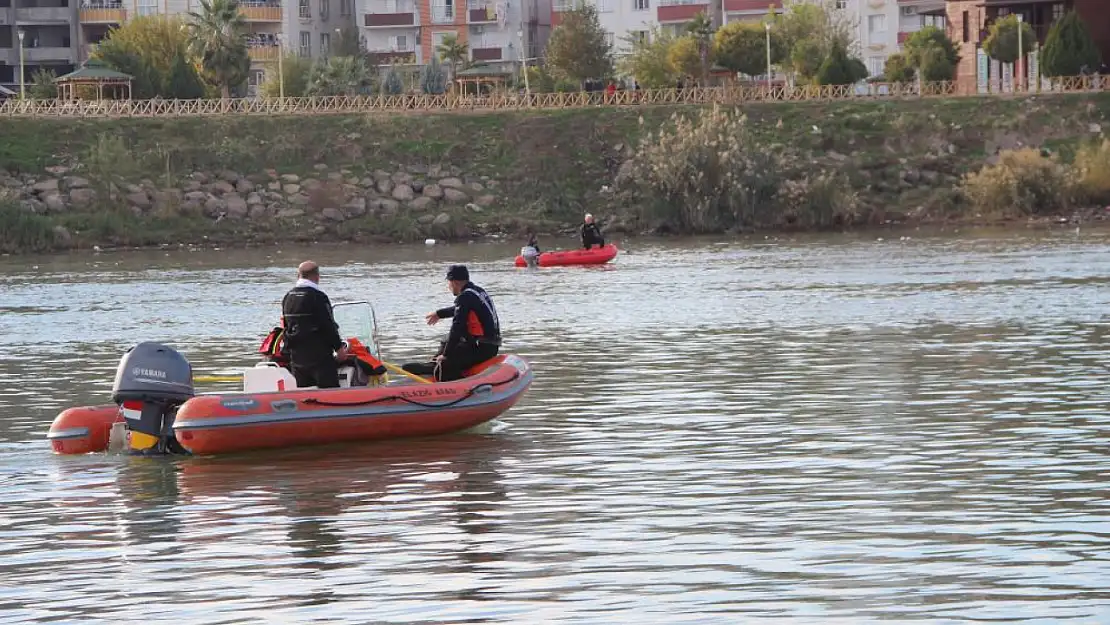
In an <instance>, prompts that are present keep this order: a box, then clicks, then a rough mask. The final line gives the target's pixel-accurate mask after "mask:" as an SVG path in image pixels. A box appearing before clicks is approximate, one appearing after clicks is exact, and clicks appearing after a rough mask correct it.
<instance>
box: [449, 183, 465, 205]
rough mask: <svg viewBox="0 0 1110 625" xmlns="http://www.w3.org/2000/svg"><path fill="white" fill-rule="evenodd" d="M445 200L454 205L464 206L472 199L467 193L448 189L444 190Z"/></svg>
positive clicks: (451, 188)
mask: <svg viewBox="0 0 1110 625" xmlns="http://www.w3.org/2000/svg"><path fill="white" fill-rule="evenodd" d="M443 199H445V200H447V201H448V202H451V203H453V204H462V203H463V202H466V201H467V200H469V199H470V198H469V197H467V195H466V194H465V193H463V192H462V191H460V190H458V189H455V188H454V187H447V188H445V189H444V190H443Z"/></svg>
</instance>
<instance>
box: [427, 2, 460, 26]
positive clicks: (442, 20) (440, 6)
mask: <svg viewBox="0 0 1110 625" xmlns="http://www.w3.org/2000/svg"><path fill="white" fill-rule="evenodd" d="M454 21H455V4H454V2H452V0H436V1H435V2H434V3H433V4H432V23H434V24H450V23H451V22H454Z"/></svg>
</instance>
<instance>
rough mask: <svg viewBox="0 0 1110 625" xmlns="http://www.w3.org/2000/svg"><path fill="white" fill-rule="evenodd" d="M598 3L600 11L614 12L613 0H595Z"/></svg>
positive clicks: (598, 10)
mask: <svg viewBox="0 0 1110 625" xmlns="http://www.w3.org/2000/svg"><path fill="white" fill-rule="evenodd" d="M594 1H595V2H596V4H597V12H598V13H612V12H613V2H612V0H594Z"/></svg>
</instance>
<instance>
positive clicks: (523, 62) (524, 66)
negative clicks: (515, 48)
mask: <svg viewBox="0 0 1110 625" xmlns="http://www.w3.org/2000/svg"><path fill="white" fill-rule="evenodd" d="M516 40H517V43H519V44H520V72H521V73H522V74H524V95H526V96H530V95H532V87H531V86H530V85H529V84H528V53H527V51H525V49H524V30H523V29H521V30H518V31H516Z"/></svg>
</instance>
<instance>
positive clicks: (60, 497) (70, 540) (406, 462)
mask: <svg viewBox="0 0 1110 625" xmlns="http://www.w3.org/2000/svg"><path fill="white" fill-rule="evenodd" d="M518 247H519V246H512V245H508V246H504V247H501V248H499V247H492V246H479V245H475V246H466V247H463V246H454V247H451V248H432V249H425V248H411V249H408V248H402V249H398V248H390V249H388V250H383V251H377V250H365V251H353V250H345V251H343V252H342V253H332V254H331V256H328V255H327V254H318V253H317V252H315V251H314V252H312V254H314V255H315V259H316V260H319V261H321V262H322V263H323V264H324V283H323V284H324V286H325V288H327V289H329V291H330V293H331V294H332V297H333V299H336V300H356V299H370V300H372V301H373V302H374V304H375V307H376V309H377V312H378V316H379V323H380V326H381V330H382V333H383V349H384V351H385V354H386V355H387V356H388V357H390V358H391V359H393V360H397V361H403V360H406V359H409V358H416V357H423V356H426V355H427V353H428V352H429V351H430V350H432V349H434V345H435V338H436V337H437V336H438V335H439V333H440V332H442V331H443V328H440V327H436V328H434V329H430V328H427V327H426V326H424V325H423V320H422V315H423V313H425V312H427V311H428V310H431V309H432V308H434V307H437V306H442V305H445V303H446V302H448V301H449V295H448V294H447V292H446V288H445V285H444V283H443V280H442V277H443V275H442V272H443V269H444V267H445V266H446V264H447V263H448V262H451V261H455V260H465V261H467V262H468V263H469V264H470V265H471V272H472V274H473V275H474V277H475V280H476V281H477V282H478V283H479V284H482V285H483V286H486V287H487V288H489V290H490V292H491V293H492V294H493V295H494V297H495V298H497V303H498V309H499V312H500V313H501V315H502V323H503V324H504V325H505V328H506V335H507V347H506V349H507V350H511V351H513V352H516V353H520V354H522V355H524V356H525V357H526V358H528V359H529V360H530V361H532V363H533V365H534V367H535V370H536V380H535V383H534V384H533V386H532V389H531V391H530V392H529V394H528V395H526V396H525V399H524V400H523V401H522V403H521V404H520V405H518V406H517V407H516V408H514V409H513V410H512V411H510V412H509V413H508V414H506V415H505V416H504V417H502V420H503V421H504V422H506V423H507V424H508V425H509V427H508V428H506V429H504V430H502V431H499V432H496V433H492V434H491V433H484V434H479V433H465V434H459V435H454V436H449V437H441V438H435V439H428V440H420V441H394V442H384V443H378V444H371V445H358V446H342V447H335V448H327V449H320V448H318V449H302V450H293V451H285V452H280V453H274V452H265V453H256V454H243V455H237V456H230V457H225V458H185V459H176V460H165V461H152V460H144V459H130V458H120V457H109V456H104V455H93V456H88V457H78V458H63V457H56V456H52V455H50V454H49V451H48V447H47V445H46V444H45V442H44V441H43V440H42V435H43V433H44V432H45V429H46V427H47V425H48V423H49V420H50V419H51V418H52V417H53V415H54V414H55V413H56V412H57V411H58V410H59V409H61V408H62V407H64V406H68V405H74V404H83V403H103V402H105V401H107V399H108V391H109V386H110V382H111V377H112V374H113V373H114V370H115V366H116V363H117V361H118V358H119V355H120V354H121V353H122V351H123V350H125V349H126V348H127V347H129V346H130V345H131V344H133V343H134V342H135V341H136V340H139V339H157V340H166V341H169V342H171V343H172V344H174V345H175V346H180V347H181V348H182V349H183V351H184V352H185V353H186V354H187V356H188V357H189V358H190V359H191V360H192V361H193V363H194V365H195V366H196V368H197V369H198V371H203V372H216V371H220V370H226V369H228V368H233V367H237V366H243V365H249V364H250V363H252V362H253V360H254V357H253V356H254V354H253V350H254V348H255V347H256V346H257V343H258V341H259V340H260V339H261V337H262V335H263V334H264V333H265V332H266V331H267V330H268V329H269V327H271V325H272V323H273V319H274V317H275V316H276V312H277V302H278V301H279V300H280V297H281V295H282V294H283V292H284V290H285V289H287V288H288V286H289V282H290V279H289V277H290V272H291V270H290V267H292V266H294V265H295V264H296V261H297V260H299V259H300V258H301V256H302V254H301V253H294V252H291V251H288V250H287V251H285V253H284V254H278V253H276V252H274V253H263V252H257V251H256V252H235V253H224V254H221V255H212V254H194V253H190V252H188V251H172V252H157V253H140V254H127V255H109V254H105V255H99V256H88V257H78V258H70V259H43V260H36V261H34V262H35V263H36V264H37V269H36V268H33V267H26V266H23V265H20V264H19V263H16V262H15V261H12V265H11V266H10V267H4V269H6V271H3V272H0V274H2V275H3V277H0V289H2V290H3V295H4V297H3V298H0V299H3V300H4V304H3V306H4V308H3V309H2V310H0V344H2V348H3V349H2V350H0V510H3V514H2V515H0V579H3V580H4V581H5V583H4V584H3V585H2V589H0V614H3V615H4V616H3V617H0V620H5V619H6V621H5V622H8V621H11V622H19V621H32V620H61V621H84V620H88V619H90V618H94V617H95V618H103V619H107V620H112V621H118V620H132V619H137V618H139V617H138V616H136V615H141V616H142V618H144V619H145V618H175V619H178V620H182V621H186V622H206V623H209V622H210V623H225V622H244V621H250V620H252V619H253V620H258V621H259V622H262V621H268V622H275V621H282V622H301V621H308V620H313V619H321V618H327V619H334V620H337V621H346V622H368V621H369V622H592V623H625V622H639V623H642V622H666V623H686V622H750V621H754V620H758V619H761V618H773V617H779V618H788V619H789V620H791V622H812V623H860V622H868V621H873V620H892V621H910V620H913V621H932V622H946V621H960V620H967V619H978V620H999V621H1006V622H1016V621H1021V620H1028V621H1044V620H1053V621H1064V620H1072V621H1074V622H1080V623H1101V622H1110V591H1107V590H1106V584H1105V582H1104V581H1103V580H1105V579H1107V577H1108V576H1110V557H1108V556H1107V554H1108V553H1110V521H1108V520H1107V511H1108V510H1110V488H1108V487H1107V485H1106V483H1107V475H1108V474H1110V457H1108V456H1110V452H1108V449H1110V446H1108V443H1110V390H1107V385H1106V384H1105V378H1106V374H1107V372H1108V371H1110V354H1108V352H1107V348H1106V345H1107V337H1108V334H1110V323H1108V314H1107V312H1106V311H1107V310H1110V308H1108V305H1110V289H1108V288H1107V287H1108V282H1110V238H1107V237H1106V236H1104V235H1100V234H1098V233H1094V234H1089V233H1084V234H1083V235H1082V236H1078V237H1077V236H1075V235H1073V234H1071V233H1069V234H1067V235H1050V236H1041V237H1032V236H1011V235H1007V236H1003V237H976V238H966V239H949V238H923V239H920V240H916V239H915V240H910V241H882V242H878V241H874V240H865V239H862V238H860V239H855V240H846V239H840V238H837V239H831V240H825V239H821V238H806V239H801V240H796V241H777V242H776V241H767V242H760V243H759V244H752V243H747V244H728V245H721V244H713V243H707V242H695V243H680V242H667V243H658V242H650V241H638V242H634V243H632V244H630V248H631V249H629V250H628V253H626V254H622V256H620V257H619V258H618V260H617V262H616V263H615V264H614V265H612V266H609V267H604V268H568V269H554V270H538V271H537V270H523V269H521V270H518V269H513V268H512V267H511V266H510V262H511V258H512V256H513V255H514V254H515V253H516V250H517V248H518ZM214 388H219V387H214ZM368 615H372V616H368Z"/></svg>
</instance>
